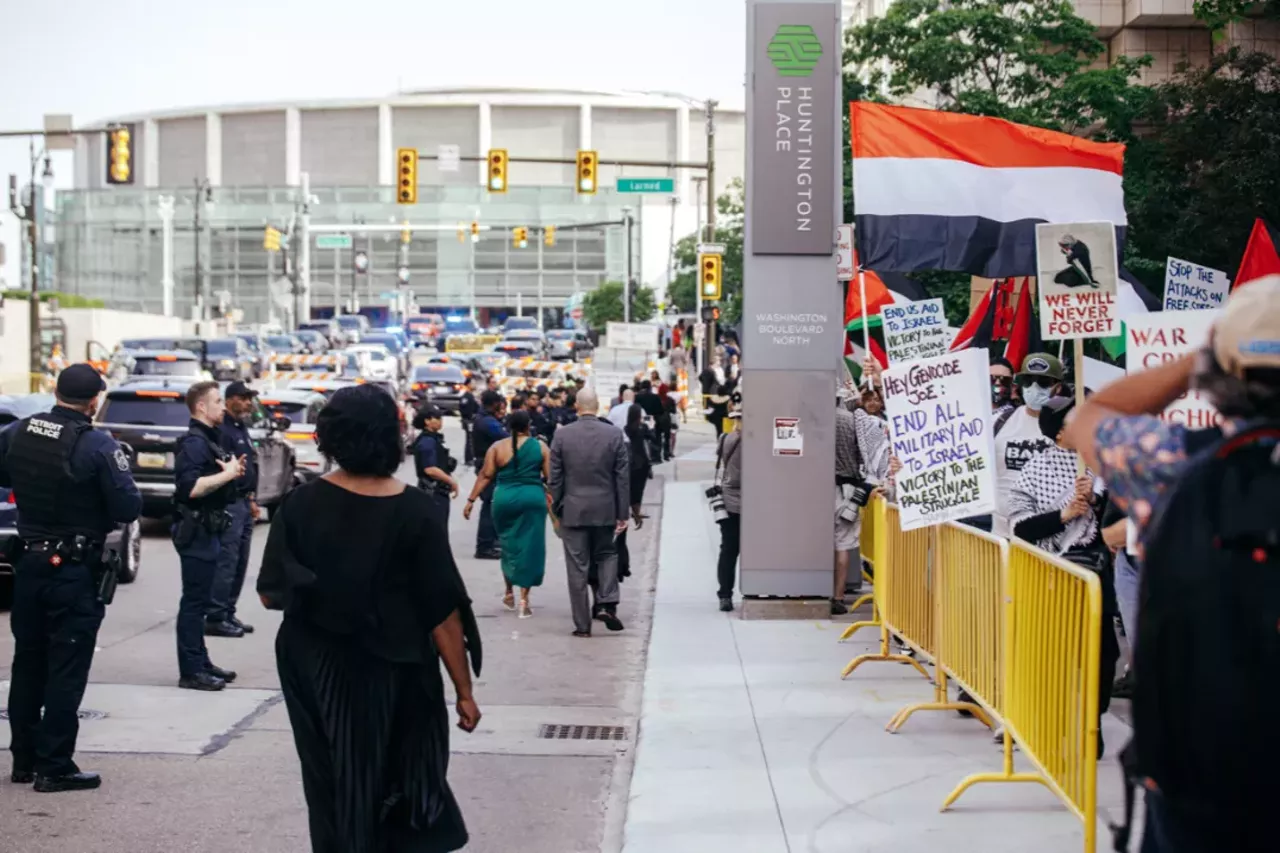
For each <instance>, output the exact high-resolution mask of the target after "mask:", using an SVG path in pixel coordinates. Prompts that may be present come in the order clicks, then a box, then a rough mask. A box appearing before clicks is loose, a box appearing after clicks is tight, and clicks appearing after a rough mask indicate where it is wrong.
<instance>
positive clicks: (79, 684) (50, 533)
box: [0, 364, 142, 793]
mask: <svg viewBox="0 0 1280 853" xmlns="http://www.w3.org/2000/svg"><path fill="white" fill-rule="evenodd" d="M105 389H106V384H105V383H104V382H103V381H102V377H101V376H100V375H99V374H98V371H96V370H94V369H93V367H91V366H90V365H88V364H73V365H71V366H70V367H67V368H66V369H65V370H63V371H62V373H61V374H60V375H59V376H58V384H57V388H56V396H57V404H56V405H55V406H54V407H53V410H52V411H51V412H49V413H48V414H40V415H33V416H31V417H29V418H26V419H24V420H21V421H18V422H17V423H15V424H13V425H12V426H11V427H9V428H8V429H6V430H5V431H4V432H3V433H0V485H3V486H7V487H10V488H12V489H13V492H14V495H15V496H16V497H17V500H18V503H19V506H18V540H17V543H16V544H17V547H18V548H19V549H20V550H21V552H22V553H21V555H20V556H19V555H11V556H13V557H16V560H15V561H14V574H15V577H14V593H13V613H12V616H11V617H10V626H11V628H12V630H13V640H14V648H13V671H12V675H11V676H10V680H11V683H10V686H9V727H10V732H11V736H12V737H11V746H10V747H9V748H10V750H11V751H12V752H13V774H12V779H13V781H14V783H16V784H26V783H28V782H31V781H33V780H34V781H35V789H36V790H37V791H41V792H46V793H50V792H55V791H78V790H85V789H89V788H96V787H98V785H99V784H101V779H100V778H99V776H98V774H97V773H84V772H81V770H80V768H79V767H77V766H76V763H75V761H74V760H72V755H73V754H74V753H75V748H76V734H77V732H78V731H79V728H80V726H79V722H78V721H77V718H76V713H77V711H78V710H79V708H80V700H81V699H82V698H83V697H84V689H85V684H86V683H87V682H88V680H89V666H90V664H91V663H92V662H93V649H94V645H95V643H96V641H97V637H98V627H99V626H100V625H101V624H102V618H103V616H104V615H105V614H106V606H105V605H106V604H107V603H110V600H111V596H112V594H113V592H114V582H115V571H116V570H117V568H118V562H115V561H114V560H113V559H112V558H111V557H108V558H107V559H106V560H104V558H103V543H104V541H105V540H106V537H107V534H108V533H109V532H111V531H112V530H113V529H114V528H115V526H116V525H117V524H122V523H127V522H131V521H133V520H134V519H136V518H137V517H138V515H139V514H140V513H141V512H142V496H141V495H140V494H139V493H138V487H137V486H136V485H135V484H134V482H133V476H132V475H131V474H130V473H129V458H128V456H127V455H126V454H125V452H124V451H123V450H122V449H121V448H120V445H118V444H117V443H116V442H115V441H114V440H113V439H112V438H111V437H110V436H109V435H107V434H106V433H104V432H97V431H95V430H94V429H93V427H92V423H91V422H92V418H93V415H94V413H95V412H96V411H97V407H98V398H99V395H100V394H101V393H102V392H103V391H104V390H105ZM42 710H43V714H42V713H41V712H42Z"/></svg>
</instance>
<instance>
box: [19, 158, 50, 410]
mask: <svg viewBox="0 0 1280 853" xmlns="http://www.w3.org/2000/svg"><path fill="white" fill-rule="evenodd" d="M30 153H31V173H30V181H29V182H28V184H27V192H26V196H25V198H23V199H22V200H21V201H19V199H18V177H17V175H10V176H9V209H10V210H12V211H13V213H14V214H15V215H16V216H17V217H18V218H19V219H21V220H23V221H25V222H26V223H27V242H28V243H29V251H30V257H31V269H30V280H29V281H28V291H27V308H28V312H27V334H28V335H29V336H30V341H29V343H30V346H29V347H28V353H29V355H28V360H29V364H28V368H27V369H28V372H29V374H30V376H29V381H30V385H29V387H30V388H31V391H32V392H36V391H39V390H40V387H39V386H40V376H41V373H42V372H43V371H42V369H41V362H42V347H41V340H40V220H41V219H42V218H43V217H42V216H41V213H42V209H43V208H44V203H45V201H44V200H45V193H47V192H52V190H53V164H52V163H51V162H50V160H49V154H48V148H47V147H46V148H44V149H42V150H41V151H40V153H38V154H37V153H36V144H35V140H34V139H33V140H32V141H31V143H30ZM41 159H43V160H44V171H43V172H42V173H41V175H40V184H39V188H38V189H37V184H36V168H37V167H38V166H39V165H40V161H41Z"/></svg>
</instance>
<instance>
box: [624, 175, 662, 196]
mask: <svg viewBox="0 0 1280 853" xmlns="http://www.w3.org/2000/svg"><path fill="white" fill-rule="evenodd" d="M617 191H618V192H620V193H673V192H675V191H676V179H675V178H618V184H617Z"/></svg>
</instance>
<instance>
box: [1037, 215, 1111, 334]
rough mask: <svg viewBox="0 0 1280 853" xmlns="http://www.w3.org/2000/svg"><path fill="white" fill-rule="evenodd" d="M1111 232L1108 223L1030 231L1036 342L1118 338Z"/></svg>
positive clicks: (1051, 225)
mask: <svg viewBox="0 0 1280 853" xmlns="http://www.w3.org/2000/svg"><path fill="white" fill-rule="evenodd" d="M1116 267H1117V263H1116V229H1115V226H1114V225H1112V224H1111V223H1110V222H1073V223H1070V224H1067V225H1055V224H1051V223H1046V224H1040V225H1037V226H1036V270H1037V271H1038V273H1037V275H1038V277H1037V280H1036V286H1037V288H1038V289H1039V291H1040V337H1041V338H1043V339H1044V340H1046V341H1069V340H1082V339H1084V338H1110V337H1114V336H1115V335H1118V334H1120V311H1119V309H1118V307H1117V305H1116V289H1117V281H1116V278H1117V269H1116Z"/></svg>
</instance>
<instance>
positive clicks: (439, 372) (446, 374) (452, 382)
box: [405, 363, 468, 412]
mask: <svg viewBox="0 0 1280 853" xmlns="http://www.w3.org/2000/svg"><path fill="white" fill-rule="evenodd" d="M467 384H468V379H467V375H466V373H465V372H464V371H463V369H462V367H461V366H460V365H458V364H439V363H437V364H420V365H418V366H417V367H415V368H414V369H413V375H412V376H411V377H410V379H409V387H408V390H407V391H406V393H405V398H406V400H407V401H408V402H409V404H410V405H413V406H419V405H421V404H422V403H428V402H430V403H435V404H436V405H437V406H439V407H440V408H441V409H443V410H444V411H446V412H457V411H458V408H459V405H460V404H461V402H462V395H463V394H465V393H466V391H467Z"/></svg>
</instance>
